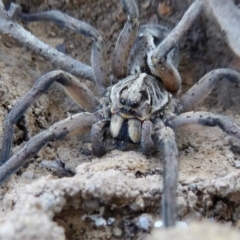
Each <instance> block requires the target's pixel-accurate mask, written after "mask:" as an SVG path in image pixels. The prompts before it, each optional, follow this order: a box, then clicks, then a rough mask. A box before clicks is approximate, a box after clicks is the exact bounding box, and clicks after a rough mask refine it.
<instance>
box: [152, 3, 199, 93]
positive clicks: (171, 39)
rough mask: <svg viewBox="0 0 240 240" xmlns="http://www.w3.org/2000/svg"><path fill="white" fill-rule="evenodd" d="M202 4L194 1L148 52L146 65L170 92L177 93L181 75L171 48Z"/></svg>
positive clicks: (190, 23) (174, 45) (197, 13)
mask: <svg viewBox="0 0 240 240" xmlns="http://www.w3.org/2000/svg"><path fill="white" fill-rule="evenodd" d="M202 6H203V4H202V2H201V1H200V0H196V1H194V3H193V4H192V5H191V6H190V7H189V9H188V10H187V11H186V13H185V14H184V16H183V17H182V19H181V21H180V22H179V23H178V25H177V26H176V27H175V28H174V29H173V30H172V32H171V33H170V34H169V35H168V36H167V37H166V38H165V39H164V40H163V41H162V42H161V43H160V44H159V46H158V47H157V48H155V49H154V50H153V51H152V52H151V53H149V54H148V65H149V67H150V70H151V73H152V74H153V75H155V76H158V77H160V78H161V79H162V81H163V83H164V86H165V87H166V89H167V90H168V91H170V92H172V93H178V91H179V90H180V88H181V77H180V75H179V73H178V70H177V69H176V67H177V66H174V61H172V58H171V57H170V55H169V54H170V52H171V50H173V49H174V47H176V45H177V44H178V42H179V41H180V39H181V37H182V36H183V34H184V33H185V32H186V31H187V30H188V29H189V28H190V26H191V25H192V23H193V22H194V20H195V19H196V18H197V17H198V16H199V14H200V13H201V10H202V8H203V7H202Z"/></svg>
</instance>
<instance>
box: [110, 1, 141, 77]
mask: <svg viewBox="0 0 240 240" xmlns="http://www.w3.org/2000/svg"><path fill="white" fill-rule="evenodd" d="M122 3H123V7H124V9H125V11H126V12H127V17H128V18H127V21H126V23H125V25H124V28H123V30H122V31H121V33H120V35H119V37H118V40H117V43H116V46H115V49H114V52H113V57H112V72H113V75H114V77H115V82H116V80H117V79H121V78H124V77H126V74H127V62H128V56H129V52H130V50H131V48H132V45H133V42H134V41H135V38H136V36H137V33H138V27H139V20H138V16H139V13H138V8H137V5H136V3H135V1H134V0H122Z"/></svg>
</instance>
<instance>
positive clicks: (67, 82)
mask: <svg viewBox="0 0 240 240" xmlns="http://www.w3.org/2000/svg"><path fill="white" fill-rule="evenodd" d="M122 3H123V7H124V9H125V11H126V13H127V21H126V23H125V26H124V28H123V30H122V32H121V33H120V35H119V37H118V40H117V43H116V47H115V50H114V53H113V59H112V75H113V76H112V77H111V76H110V74H109V71H108V69H107V64H106V61H107V60H106V50H105V44H104V41H103V39H102V37H101V36H100V34H99V33H98V31H97V30H96V29H95V28H93V27H92V26H90V25H89V24H87V23H85V22H82V21H79V20H77V19H74V18H72V17H70V16H68V15H66V14H64V13H62V12H60V11H47V12H41V13H30V14H23V13H21V12H20V11H18V8H17V6H16V5H15V4H13V3H9V4H5V5H4V4H3V2H2V1H0V17H1V21H0V31H1V33H3V34H8V35H11V37H13V38H15V39H16V40H17V41H19V42H20V43H21V44H23V45H25V46H27V47H29V48H30V49H31V50H33V51H35V52H37V53H39V54H41V55H42V56H44V57H46V58H47V59H49V60H50V61H52V62H54V63H55V64H57V65H58V66H60V67H61V68H62V69H64V70H66V71H63V70H56V71H52V72H49V73H47V74H45V75H43V76H42V77H40V78H39V79H38V80H37V81H36V83H35V84H34V86H33V87H32V88H31V89H30V91H29V92H28V93H27V94H26V95H25V96H24V97H23V98H22V99H21V100H20V101H19V103H18V104H17V105H16V106H15V107H13V109H12V110H11V111H10V112H9V114H8V116H7V118H6V121H5V127H4V135H3V140H2V149H1V154H0V166H1V167H0V182H1V183H2V182H3V181H4V180H5V179H6V178H7V177H9V175H10V174H12V173H14V172H15V171H16V170H17V169H19V168H20V167H21V166H22V165H23V164H24V163H25V162H26V161H27V160H29V159H30V158H32V157H33V156H34V155H35V154H36V153H37V152H38V151H39V150H40V149H41V148H42V147H43V146H44V145H45V144H46V143H48V142H51V141H56V140H58V139H60V138H62V137H64V136H66V135H67V134H69V133H70V132H72V131H75V130H76V129H78V131H79V132H80V133H85V132H88V131H91V141H92V151H93V153H94V154H95V155H97V156H100V157H101V156H103V155H104V154H105V153H106V151H107V146H106V143H105V141H104V137H105V136H109V135H110V136H111V138H113V139H115V140H116V141H120V142H126V143H131V144H134V145H136V146H139V145H140V146H141V149H142V150H143V152H144V153H146V154H149V153H151V151H152V150H153V149H154V148H156V147H157V148H159V149H160V150H161V153H162V158H163V161H164V173H163V195H162V214H163V222H164V225H165V226H166V227H169V226H174V225H175V222H176V216H175V212H176V191H177V182H178V149H177V145H176V141H175V134H174V130H175V129H177V128H179V127H181V126H183V125H191V124H200V125H203V126H210V127H214V126H218V127H220V128H221V129H222V130H223V131H224V132H226V133H227V134H229V135H231V136H234V137H236V138H238V139H240V127H238V126H237V125H236V124H235V123H234V122H233V121H232V120H231V119H230V118H228V117H226V116H222V115H216V114H212V113H209V112H195V111H191V110H193V109H194V108H195V106H196V105H197V104H198V103H200V102H201V101H202V100H203V99H204V98H205V97H206V96H207V95H208V94H209V93H210V92H211V90H212V89H213V87H214V86H215V85H216V84H217V83H218V82H219V81H221V80H222V79H223V78H227V79H228V80H229V81H230V82H233V83H234V84H238V83H239V82H240V74H239V73H238V72H236V71H234V70H230V69H217V70H213V71H211V72H209V73H207V74H206V75H205V76H204V77H203V78H202V79H200V80H199V82H197V83H196V84H195V85H194V86H193V87H192V88H190V90H189V91H188V92H186V93H185V94H184V95H183V96H182V97H180V98H178V93H179V91H180V88H181V77H180V75H179V73H178V71H177V65H178V59H177V56H178V54H177V43H178V42H179V40H180V38H181V37H182V35H183V34H184V33H185V32H186V31H187V30H188V28H189V27H190V26H191V25H192V23H193V22H194V20H195V19H196V18H197V16H198V15H199V14H200V12H201V10H202V8H203V5H202V3H201V1H195V2H193V4H192V5H191V6H190V7H189V9H188V10H187V11H186V13H185V14H184V16H183V18H182V20H181V21H180V23H179V24H178V25H177V26H176V27H175V28H174V29H173V30H172V31H171V32H169V31H168V29H166V28H165V27H163V26H160V25H154V24H147V25H143V26H141V27H140V28H139V20H138V17H139V13H138V8H137V5H136V3H135V1H134V0H123V1H122ZM16 18H21V19H23V20H26V21H40V20H48V21H53V22H55V23H57V24H58V25H61V26H65V27H68V28H70V29H73V30H75V31H77V32H79V33H80V34H82V35H84V36H86V37H89V38H90V39H91V40H92V55H91V64H92V66H91V67H90V66H87V65H85V64H83V63H80V62H77V61H76V60H74V59H72V58H70V57H69V56H66V55H65V54H63V53H61V52H58V51H57V50H55V49H53V48H50V47H49V46H47V45H46V44H44V43H43V42H41V41H40V40H39V39H37V38H36V37H35V36H33V35H30V33H29V32H27V31H26V30H25V29H24V28H22V27H21V26H20V25H19V24H18V23H17V22H16V21H15V19H16ZM72 74H74V75H77V76H80V77H84V78H86V79H88V80H93V81H95V84H96V86H97V89H98V94H99V96H100V97H97V96H95V95H94V94H93V93H92V91H90V90H89V89H88V88H87V87H86V86H85V85H84V84H83V83H80V82H79V81H78V80H77V79H76V78H75V77H74V76H73V75H72ZM53 82H58V83H60V84H61V85H62V86H63V88H64V90H65V91H66V92H67V94H68V95H69V96H70V97H71V98H72V99H73V100H74V101H75V102H77V103H78V104H79V105H80V106H81V107H82V108H83V109H84V110H85V111H86V112H81V113H78V114H75V115H73V116H71V117H68V118H66V119H64V120H62V121H60V122H57V123H55V124H54V125H53V126H51V127H50V128H49V129H47V130H45V131H43V132H40V133H39V134H37V135H36V136H34V137H33V138H31V139H30V140H29V141H28V142H27V143H26V145H25V146H24V148H23V149H21V150H20V151H18V152H17V153H16V154H15V155H13V156H12V157H10V150H11V145H12V139H13V127H14V126H13V125H14V124H16V122H17V121H18V120H19V118H20V117H21V116H22V115H23V114H24V113H25V111H26V110H27V109H28V107H29V106H30V105H31V104H32V102H34V101H35V100H36V99H37V98H38V97H40V96H41V95H42V94H43V93H44V92H46V91H47V90H48V88H49V87H50V85H51V84H52V83H53ZM109 86H110V87H109Z"/></svg>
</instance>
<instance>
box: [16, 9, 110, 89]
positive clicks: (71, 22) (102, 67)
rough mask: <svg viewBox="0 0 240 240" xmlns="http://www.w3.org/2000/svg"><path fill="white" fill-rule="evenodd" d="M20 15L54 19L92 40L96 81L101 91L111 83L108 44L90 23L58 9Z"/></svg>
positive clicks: (29, 18)
mask: <svg viewBox="0 0 240 240" xmlns="http://www.w3.org/2000/svg"><path fill="white" fill-rule="evenodd" d="M18 17H20V18H21V19H23V20H25V21H28V22H30V21H52V22H54V23H56V24H57V25H59V26H64V27H67V28H70V29H72V30H74V31H76V32H78V33H80V34H82V35H83V36H85V37H88V38H90V39H91V40H92V54H91V64H92V68H93V74H94V79H95V82H96V84H97V86H98V89H99V91H100V92H101V90H102V89H101V88H102V86H103V87H107V86H109V84H110V74H109V70H108V68H107V53H106V46H105V42H104V40H103V38H102V36H101V35H100V34H99V32H98V31H97V30H96V29H95V28H94V27H92V26H91V25H90V24H88V23H86V22H83V21H80V20H78V19H75V18H73V17H70V16H68V15H67V14H65V13H62V12H61V11H58V10H50V11H46V12H38V13H29V14H24V13H20V12H19V13H18Z"/></svg>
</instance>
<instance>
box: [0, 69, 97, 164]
mask: <svg viewBox="0 0 240 240" xmlns="http://www.w3.org/2000/svg"><path fill="white" fill-rule="evenodd" d="M55 81H56V82H58V83H60V84H61V85H62V86H63V88H64V89H65V91H66V92H67V93H68V95H69V96H70V97H72V99H73V100H75V102H76V103H78V104H79V105H80V106H82V107H83V108H84V109H86V110H88V111H90V110H93V109H94V108H95V107H96V105H97V103H98V102H97V100H96V99H95V97H94V95H93V94H92V92H91V91H90V90H89V89H88V88H87V87H86V86H85V85H83V84H81V83H78V80H77V79H76V78H75V77H74V76H73V75H71V74H70V73H67V72H64V71H61V70H57V71H52V72H49V73H47V74H45V75H43V76H42V77H40V78H39V79H38V80H37V81H36V83H35V84H34V86H33V87H32V88H31V90H30V91H29V92H28V93H27V94H26V95H25V96H23V98H22V99H21V100H20V101H19V103H18V104H17V105H16V106H15V107H14V108H13V109H12V110H11V111H10V112H9V114H8V116H7V118H6V120H5V125H4V135H3V142H2V149H1V153H0V166H1V165H3V164H4V163H5V162H6V161H7V160H8V159H9V156H10V150H11V146H12V139H13V128H14V126H13V125H14V124H16V122H17V121H18V119H19V118H20V117H21V116H22V115H23V114H24V113H25V112H26V110H27V109H28V108H29V107H30V106H31V104H32V103H33V102H34V101H36V100H37V99H38V98H39V97H40V96H41V95H42V94H43V93H44V92H46V91H47V90H48V88H49V87H50V86H51V85H52V83H54V82H55Z"/></svg>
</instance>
